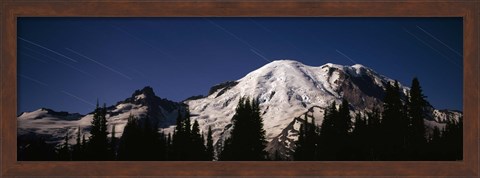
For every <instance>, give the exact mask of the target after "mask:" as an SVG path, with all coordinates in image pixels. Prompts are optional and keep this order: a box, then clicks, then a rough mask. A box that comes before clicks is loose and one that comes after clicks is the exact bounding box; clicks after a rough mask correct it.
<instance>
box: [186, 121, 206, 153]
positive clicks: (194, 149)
mask: <svg viewBox="0 0 480 178" xmlns="http://www.w3.org/2000/svg"><path fill="white" fill-rule="evenodd" d="M191 132H192V133H191V146H190V155H191V159H190V160H191V161H200V160H207V153H206V148H205V145H204V139H203V137H202V136H201V134H200V129H199V125H198V121H197V120H195V121H194V123H193V126H192V130H191Z"/></svg>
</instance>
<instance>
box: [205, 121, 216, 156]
mask: <svg viewBox="0 0 480 178" xmlns="http://www.w3.org/2000/svg"><path fill="white" fill-rule="evenodd" d="M206 154H207V156H206V160H209V161H211V160H213V158H214V148H213V137H212V128H211V127H210V126H209V127H208V132H207V149H206Z"/></svg>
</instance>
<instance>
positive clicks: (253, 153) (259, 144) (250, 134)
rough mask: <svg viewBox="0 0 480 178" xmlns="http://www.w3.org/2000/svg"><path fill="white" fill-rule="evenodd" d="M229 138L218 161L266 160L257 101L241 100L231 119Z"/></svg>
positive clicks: (263, 134) (263, 133) (263, 131)
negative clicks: (231, 125)
mask: <svg viewBox="0 0 480 178" xmlns="http://www.w3.org/2000/svg"><path fill="white" fill-rule="evenodd" d="M232 123H233V128H232V131H231V136H230V138H228V139H227V140H225V142H224V147H223V150H222V153H221V154H220V160H231V161H233V160H235V161H261V160H266V159H267V153H266V151H265V147H266V140H265V130H264V129H263V120H262V118H261V116H260V109H259V103H258V101H256V100H254V101H252V102H250V100H249V99H245V98H241V99H240V100H239V102H238V105H237V108H236V110H235V115H234V116H233V117H232Z"/></svg>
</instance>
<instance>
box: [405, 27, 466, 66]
mask: <svg viewBox="0 0 480 178" xmlns="http://www.w3.org/2000/svg"><path fill="white" fill-rule="evenodd" d="M403 30H404V31H405V32H407V33H408V34H410V36H413V37H414V38H415V39H417V40H418V41H420V42H421V43H423V44H424V45H425V46H428V47H429V48H430V49H432V50H433V51H435V52H437V53H438V54H440V55H441V56H443V57H444V58H445V59H447V60H448V62H450V63H452V64H453V65H455V66H457V67H458V68H460V69H462V67H461V66H460V65H458V64H457V63H456V62H454V61H453V60H452V59H450V58H449V57H448V56H445V54H442V53H441V52H440V51H438V50H437V49H435V48H434V47H433V46H431V45H429V44H428V43H427V42H425V41H423V40H422V39H420V38H418V37H417V36H416V35H414V34H413V33H411V32H410V31H408V30H407V29H405V28H403Z"/></svg>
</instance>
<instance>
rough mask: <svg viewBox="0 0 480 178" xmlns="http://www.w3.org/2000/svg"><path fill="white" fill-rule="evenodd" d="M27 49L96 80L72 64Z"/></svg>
mask: <svg viewBox="0 0 480 178" xmlns="http://www.w3.org/2000/svg"><path fill="white" fill-rule="evenodd" d="M25 49H27V50H29V51H32V52H34V53H36V54H39V55H42V56H44V57H46V58H48V59H51V60H54V61H56V62H58V63H60V64H63V65H66V66H67V67H70V68H72V69H73V70H76V71H78V72H80V73H82V74H84V75H87V76H89V77H93V78H95V76H93V75H92V74H89V73H87V72H85V71H83V70H81V69H78V68H76V67H74V66H72V65H70V64H67V63H65V62H64V61H61V60H58V59H55V58H53V57H50V56H47V55H45V54H43V53H40V52H38V51H35V50H33V49H30V48H27V47H25Z"/></svg>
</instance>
